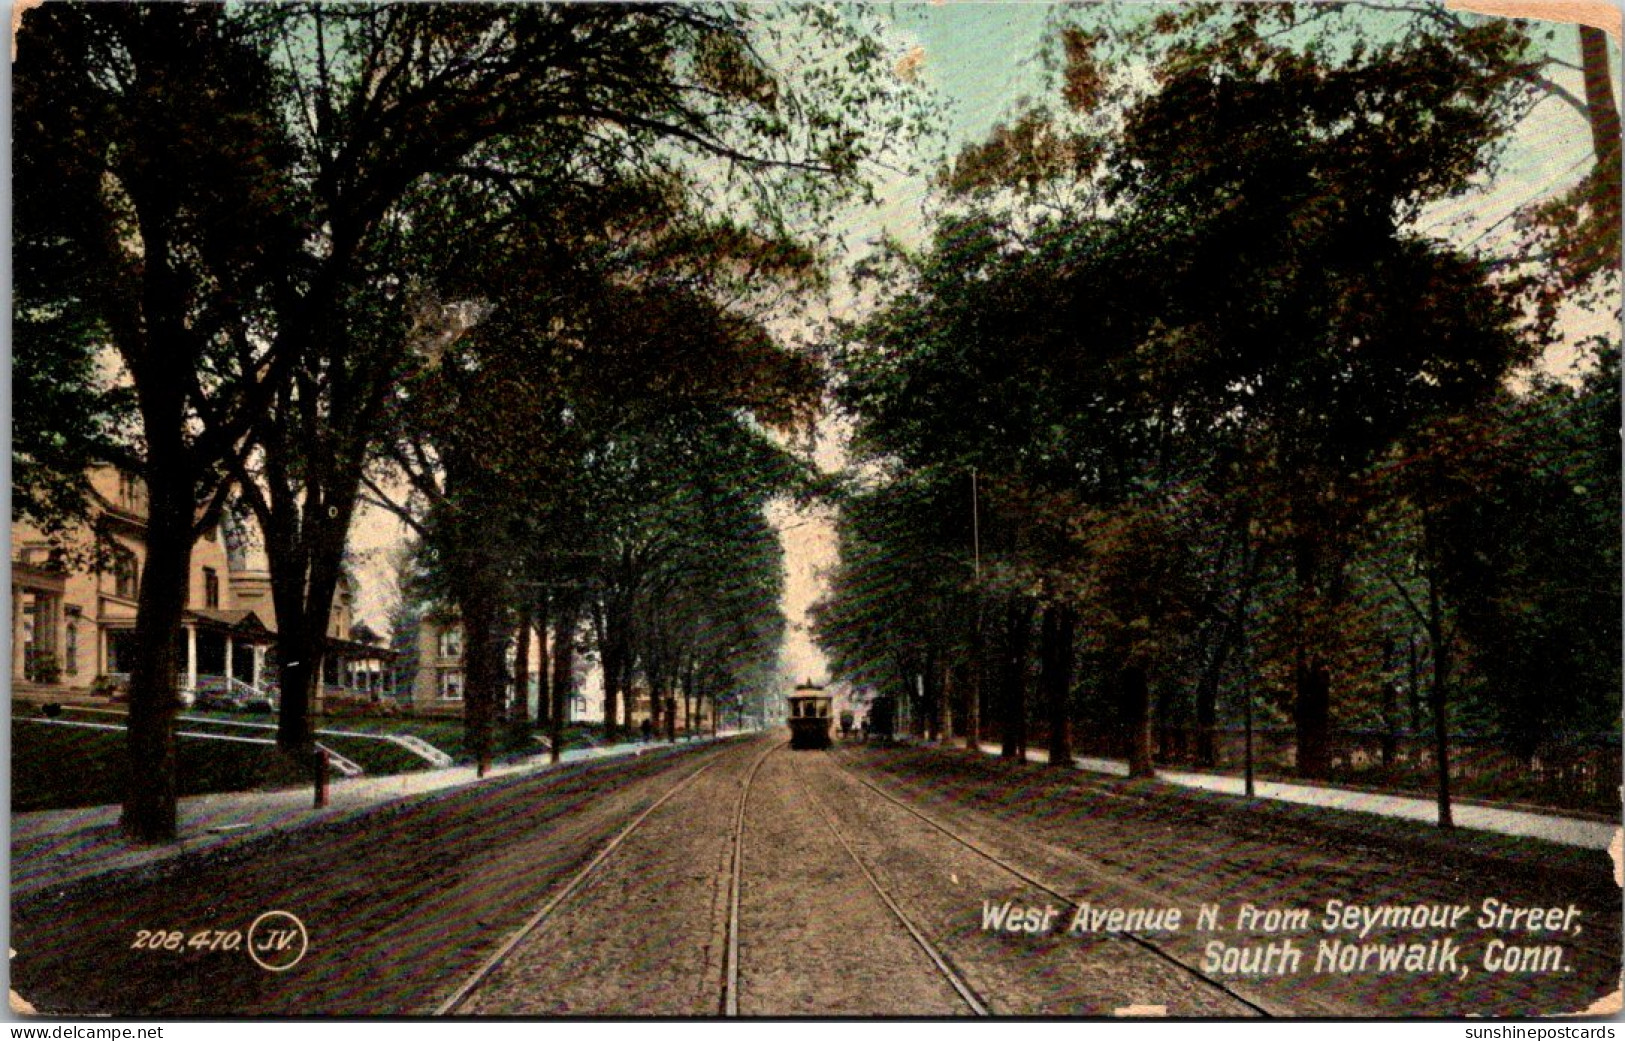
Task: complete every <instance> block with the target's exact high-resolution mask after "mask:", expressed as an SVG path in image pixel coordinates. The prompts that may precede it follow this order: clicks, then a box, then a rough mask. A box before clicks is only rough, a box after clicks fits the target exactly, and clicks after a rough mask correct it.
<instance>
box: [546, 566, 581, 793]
mask: <svg viewBox="0 0 1625 1041" xmlns="http://www.w3.org/2000/svg"><path fill="white" fill-rule="evenodd" d="M580 621H581V606H580V603H579V601H577V600H575V599H574V598H571V597H567V596H561V597H558V598H556V599H555V600H554V618H553V714H552V724H553V725H552V729H551V731H550V736H549V741H548V743H549V744H551V745H552V751H551V753H550V755H549V757H548V758H549V759H550V760H551V761H553V762H555V763H556V762H558V761H559V757H560V756H562V755H563V754H564V720H565V717H567V716H568V715H569V713H570V699H571V697H572V696H573V695H574V694H575V667H576V626H577V624H578V623H579V622H580Z"/></svg>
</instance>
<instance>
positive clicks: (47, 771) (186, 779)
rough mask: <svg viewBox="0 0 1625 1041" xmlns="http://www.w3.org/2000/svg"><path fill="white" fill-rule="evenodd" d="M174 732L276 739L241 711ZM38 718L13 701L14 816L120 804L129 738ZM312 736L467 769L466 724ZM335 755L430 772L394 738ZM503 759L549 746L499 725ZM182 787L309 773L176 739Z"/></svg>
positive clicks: (222, 745) (275, 781) (364, 726)
mask: <svg viewBox="0 0 1625 1041" xmlns="http://www.w3.org/2000/svg"><path fill="white" fill-rule="evenodd" d="M182 715H184V716H186V717H187V718H186V719H184V720H182V721H181V722H180V724H179V725H178V727H177V729H178V730H180V731H193V732H199V733H213V734H224V735H230V736H234V737H256V738H258V737H264V738H271V737H274V736H275V731H274V730H271V729H267V728H263V727H244V726H231V725H229V724H233V723H235V724H242V723H258V724H270V723H273V722H274V721H275V719H274V717H273V716H270V715H263V714H252V713H241V712H193V711H187V712H184V713H182ZM30 718H35V719H37V718H39V708H38V706H34V705H25V704H19V703H13V705H12V724H11V808H12V812H14V813H27V812H29V811H32V810H46V809H64V808H67V807H72V806H98V805H106V804H111V803H116V802H118V801H120V799H121V797H122V790H123V789H122V771H123V768H124V734H123V733H122V732H120V731H116V730H93V729H88V728H82V727H66V726H52V725H49V724H43V723H33V722H29V721H28V720H29V719H30ZM58 718H60V719H63V720H72V721H76V722H86V723H102V724H113V725H122V722H123V721H122V719H121V718H120V717H119V716H115V715H109V714H107V713H105V712H84V711H78V710H76V709H74V708H73V707H71V706H64V707H63V709H62V714H61V715H60V716H59V717H58ZM316 729H317V730H318V731H320V730H343V731H352V732H354V733H359V734H379V735H384V734H402V735H411V736H413V737H417V738H419V739H421V740H423V741H427V742H428V743H429V744H431V745H433V746H434V747H436V748H438V749H440V750H441V751H442V752H445V753H446V754H447V755H449V756H451V757H452V759H453V760H454V761H456V762H458V763H469V762H472V761H473V757H472V756H471V755H469V753H468V751H467V747H466V746H465V744H464V741H463V721H462V720H460V719H403V718H400V717H392V716H373V717H368V716H341V717H336V718H331V719H326V718H324V719H319V720H317V721H316ZM602 731H603V728H602V726H599V725H597V724H586V723H583V724H571V725H569V726H567V727H566V728H565V731H564V736H565V741H564V745H565V747H566V748H574V747H580V746H582V745H591V744H597V743H600V742H601V740H602V736H603V733H602ZM318 740H319V741H320V742H321V743H322V744H323V745H326V746H327V747H328V748H331V749H332V750H333V751H335V752H337V753H338V754H340V755H342V756H344V757H345V758H347V759H351V760H353V761H354V762H356V763H357V764H359V765H360V766H361V768H362V769H363V770H365V771H366V772H367V773H368V774H372V775H379V774H394V773H407V772H410V771H414V770H426V769H430V768H431V767H430V764H429V763H428V762H427V761H426V760H424V759H423V758H421V757H420V756H418V755H416V754H415V753H413V752H409V751H407V750H406V749H405V748H402V747H401V746H399V745H397V744H395V743H394V742H392V741H381V740H371V739H368V738H360V737H336V736H321V735H319V736H318ZM496 748H497V755H498V758H517V757H522V756H526V755H534V754H537V753H539V752H541V751H542V750H543V748H544V746H543V745H542V744H541V743H540V742H537V741H535V740H534V739H532V738H530V736H529V735H527V734H515V733H513V732H512V731H510V730H509V729H508V728H507V727H504V726H502V725H501V724H498V725H497V728H496ZM176 749H177V758H178V762H177V770H178V773H179V777H178V783H179V787H180V794H181V795H202V794H206V793H212V792H234V791H249V790H254V789H270V788H283V787H298V786H303V785H308V784H309V783H310V776H309V773H308V770H307V769H306V768H305V767H303V766H302V765H301V764H299V763H297V762H295V761H293V760H292V759H290V758H289V757H288V756H286V755H283V754H282V753H281V752H278V751H277V749H276V748H275V747H274V746H271V745H256V744H246V743H241V742H236V741H213V740H208V739H203V738H187V737H180V738H177V740H176Z"/></svg>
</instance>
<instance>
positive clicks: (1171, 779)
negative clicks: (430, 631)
mask: <svg viewBox="0 0 1625 1041" xmlns="http://www.w3.org/2000/svg"><path fill="white" fill-rule="evenodd" d="M981 747H982V751H983V752H984V753H986V754H988V755H998V754H999V746H998V745H996V744H992V743H990V742H984V743H983V744H982V746H981ZM1027 761H1028V762H1033V763H1047V762H1049V754H1048V753H1047V752H1043V751H1039V750H1035V749H1028V750H1027ZM1073 762H1074V763H1076V764H1077V766H1078V768H1079V769H1080V770H1088V771H1089V772H1091V773H1101V774H1111V775H1113V776H1116V777H1127V776H1128V764H1127V763H1125V762H1122V761H1120V760H1115V759H1096V758H1092V757H1089V756H1075V757H1073ZM1157 780H1159V781H1165V782H1167V783H1169V784H1177V785H1180V786H1182V787H1185V788H1199V789H1201V790H1203V791H1209V792H1220V793H1222V794H1225V795H1243V794H1245V792H1246V783H1245V782H1244V781H1243V780H1242V779H1241V778H1240V777H1229V776H1226V775H1223V774H1203V773H1196V772H1193V771H1189V770H1158V771H1157ZM1253 792H1254V795H1255V797H1256V798H1259V799H1273V800H1276V801H1278V802H1292V803H1301V804H1304V805H1307V806H1323V807H1325V808H1327V809H1333V810H1350V811H1354V812H1357V813H1373V814H1376V815H1378V816H1381V817H1397V818H1403V819H1406V820H1417V821H1424V822H1426V823H1429V824H1432V823H1434V822H1436V821H1437V820H1438V819H1439V807H1438V804H1437V803H1435V802H1434V801H1433V800H1432V799H1419V798H1415V797H1413V796H1406V795H1383V794H1380V793H1375V792H1364V791H1356V790H1353V789H1349V788H1337V787H1334V786H1331V785H1311V784H1290V783H1286V782H1281V781H1257V782H1255V783H1254V785H1253ZM1450 809H1451V816H1452V817H1453V818H1454V820H1455V823H1456V827H1458V828H1469V829H1472V830H1474V831H1492V832H1496V833H1498V834H1501V835H1519V836H1524V837H1527V838H1536V839H1544V840H1546V841H1547V842H1556V843H1559V844H1561V845H1564V846H1579V847H1581V848H1585V849H1601V850H1607V849H1610V848H1611V847H1612V846H1613V844H1614V843H1615V842H1616V841H1618V840H1617V839H1616V836H1618V835H1619V834H1620V826H1619V825H1618V824H1615V823H1609V822H1605V821H1595V820H1587V819H1584V818H1580V817H1565V816H1562V815H1561V814H1557V813H1536V812H1532V811H1529V810H1516V809H1509V808H1506V807H1501V806H1484V805H1480V804H1477V803H1467V802H1455V803H1452V804H1451V808H1450Z"/></svg>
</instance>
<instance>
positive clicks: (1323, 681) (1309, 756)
mask: <svg viewBox="0 0 1625 1041" xmlns="http://www.w3.org/2000/svg"><path fill="white" fill-rule="evenodd" d="M1297 688H1298V696H1297V704H1296V706H1295V708H1294V720H1295V722H1296V724H1297V737H1298V774H1299V775H1300V776H1302V777H1307V778H1310V779H1311V780H1325V779H1326V778H1327V776H1329V775H1330V773H1331V767H1332V760H1331V708H1332V670H1331V669H1330V668H1329V667H1328V666H1327V665H1326V663H1325V662H1323V661H1321V660H1320V659H1319V658H1310V659H1309V660H1308V661H1306V662H1303V663H1301V664H1299V665H1298V669H1297Z"/></svg>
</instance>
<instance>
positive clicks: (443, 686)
mask: <svg viewBox="0 0 1625 1041" xmlns="http://www.w3.org/2000/svg"><path fill="white" fill-rule="evenodd" d="M440 700H441V701H461V700H463V671H462V670H461V669H447V670H446V671H445V672H442V673H441V674H440Z"/></svg>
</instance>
